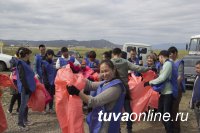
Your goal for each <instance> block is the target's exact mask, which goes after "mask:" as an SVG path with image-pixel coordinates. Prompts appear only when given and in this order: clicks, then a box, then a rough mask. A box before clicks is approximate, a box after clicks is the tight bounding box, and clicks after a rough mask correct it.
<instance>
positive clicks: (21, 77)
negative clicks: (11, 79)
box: [18, 64, 30, 93]
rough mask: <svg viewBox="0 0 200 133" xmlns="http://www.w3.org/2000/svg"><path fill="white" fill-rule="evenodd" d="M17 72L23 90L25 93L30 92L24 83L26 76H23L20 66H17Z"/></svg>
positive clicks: (22, 69) (23, 72)
mask: <svg viewBox="0 0 200 133" xmlns="http://www.w3.org/2000/svg"><path fill="white" fill-rule="evenodd" d="M18 71H19V79H20V81H21V83H22V86H23V88H24V89H25V92H26V93H28V92H30V90H29V86H28V84H27V82H26V74H25V71H24V68H23V66H22V64H19V65H18Z"/></svg>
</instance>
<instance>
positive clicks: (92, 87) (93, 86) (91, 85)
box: [85, 80, 101, 91]
mask: <svg viewBox="0 0 200 133" xmlns="http://www.w3.org/2000/svg"><path fill="white" fill-rule="evenodd" d="M100 84H101V82H92V81H90V80H87V81H86V86H85V90H88V91H96V90H97V89H98V87H99V85H100Z"/></svg>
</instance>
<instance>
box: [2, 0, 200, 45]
mask: <svg viewBox="0 0 200 133" xmlns="http://www.w3.org/2000/svg"><path fill="white" fill-rule="evenodd" d="M196 34H200V0H0V39H14V40H98V39H105V40H108V41H111V42H113V43H116V44H123V43H125V42H141V43H149V44H159V43H181V42H189V39H190V36H192V35H196Z"/></svg>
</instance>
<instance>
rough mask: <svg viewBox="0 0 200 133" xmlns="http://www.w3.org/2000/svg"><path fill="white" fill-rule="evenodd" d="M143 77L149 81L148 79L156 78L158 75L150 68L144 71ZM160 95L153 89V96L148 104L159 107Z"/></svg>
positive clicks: (145, 80)
mask: <svg viewBox="0 0 200 133" xmlns="http://www.w3.org/2000/svg"><path fill="white" fill-rule="evenodd" d="M142 77H143V81H144V82H147V81H150V80H153V79H155V78H156V77H157V74H156V73H155V72H153V71H151V70H150V71H147V72H145V73H142ZM149 89H151V90H153V89H152V87H149ZM159 97H160V94H159V93H158V92H156V91H154V90H153V91H152V93H151V97H150V99H149V103H148V106H149V107H152V108H156V109H157V108H158V99H159Z"/></svg>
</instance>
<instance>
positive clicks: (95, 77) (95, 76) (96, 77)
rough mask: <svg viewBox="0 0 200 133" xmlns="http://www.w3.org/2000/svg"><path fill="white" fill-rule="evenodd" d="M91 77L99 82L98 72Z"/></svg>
mask: <svg viewBox="0 0 200 133" xmlns="http://www.w3.org/2000/svg"><path fill="white" fill-rule="evenodd" d="M91 77H92V79H93V81H99V74H98V73H97V72H95V73H93V74H92V75H91Z"/></svg>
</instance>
